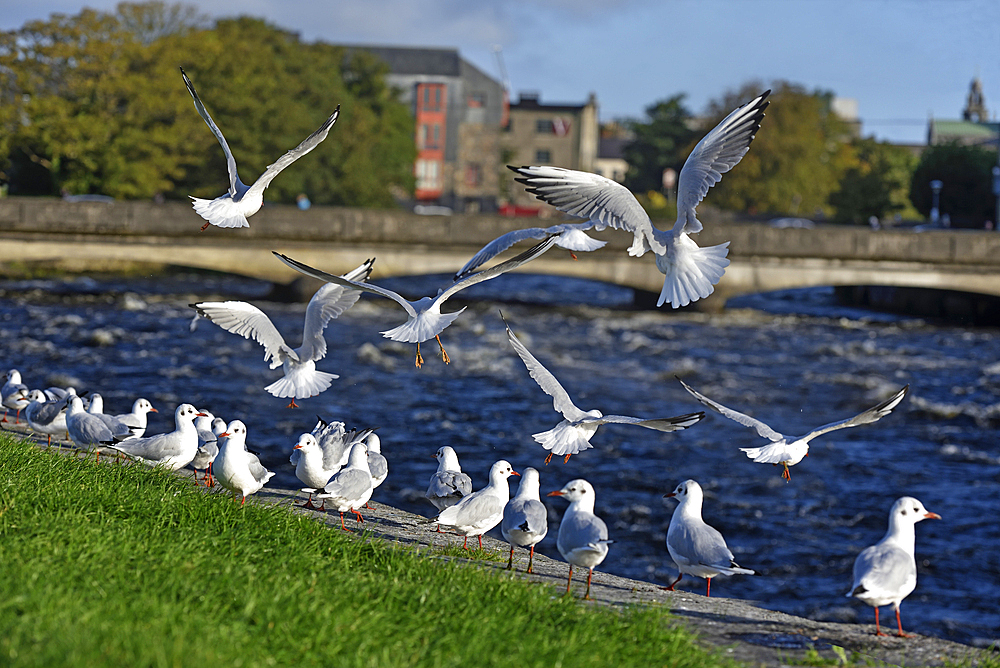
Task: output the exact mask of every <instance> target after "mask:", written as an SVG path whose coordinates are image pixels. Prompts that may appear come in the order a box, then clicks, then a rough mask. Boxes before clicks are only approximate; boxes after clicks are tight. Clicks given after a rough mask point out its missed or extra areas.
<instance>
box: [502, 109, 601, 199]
mask: <svg viewBox="0 0 1000 668" xmlns="http://www.w3.org/2000/svg"><path fill="white" fill-rule="evenodd" d="M597 111H598V109H597V96H596V95H594V94H593V93H591V94H590V97H589V98H588V99H587V101H586V102H584V103H583V104H545V103H542V101H541V99H540V97H539V95H538V94H537V93H521V94H520V95H519V98H518V101H517V103H516V104H511V105H510V122H509V123H508V124H507V128H506V131H505V133H504V136H503V145H504V149H505V157H506V158H507V161H508V162H509V163H510V164H513V165H554V166H556V167H566V168H567V169H578V170H581V171H585V172H593V171H594V169H595V166H596V164H597V157H598V147H599V131H598V123H597ZM512 186H514V187H512ZM506 195H507V197H506V199H507V201H508V202H509V206H512V207H514V208H515V209H516V210H517V211H519V212H521V211H530V210H535V211H538V212H539V214H540V215H549V214H552V213H553V212H554V211H555V209H552V208H551V207H549V206H548V205H546V204H542V203H541V202H539V201H538V200H537V199H535V197H534V196H533V195H531V194H530V193H527V192H525V190H524V188H521V187H520V186H519V185H518V184H516V183H514V184H508V185H507V187H506Z"/></svg>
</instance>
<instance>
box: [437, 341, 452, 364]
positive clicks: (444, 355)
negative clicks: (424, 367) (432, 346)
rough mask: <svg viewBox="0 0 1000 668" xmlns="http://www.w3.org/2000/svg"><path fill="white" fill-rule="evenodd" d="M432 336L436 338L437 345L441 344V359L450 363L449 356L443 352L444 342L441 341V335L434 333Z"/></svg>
mask: <svg viewBox="0 0 1000 668" xmlns="http://www.w3.org/2000/svg"><path fill="white" fill-rule="evenodd" d="M434 338H435V339H437V342H438V345H439V346H441V359H442V360H444V363H445V364H451V358H450V357H448V353H447V352H445V349H444V344H443V343H441V337H440V336H438V335H437V334H435V335H434Z"/></svg>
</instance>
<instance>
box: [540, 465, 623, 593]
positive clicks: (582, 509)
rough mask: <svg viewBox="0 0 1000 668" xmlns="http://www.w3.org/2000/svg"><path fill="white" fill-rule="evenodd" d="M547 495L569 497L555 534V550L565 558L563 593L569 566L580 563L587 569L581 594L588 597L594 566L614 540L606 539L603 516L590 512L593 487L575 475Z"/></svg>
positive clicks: (592, 508)
mask: <svg viewBox="0 0 1000 668" xmlns="http://www.w3.org/2000/svg"><path fill="white" fill-rule="evenodd" d="M549 496H561V497H563V498H564V499H566V500H567V501H569V508H567V509H566V513H565V514H564V515H563V518H562V522H560V523H559V536H558V538H556V547H557V548H558V549H559V554H561V555H562V556H563V559H565V560H566V561H567V562H569V577H568V578H567V580H566V593H567V594H569V588H570V585H571V584H572V583H573V566H581V567H583V568H586V569H587V593H586V594H584V596H583V598H584V599H589V598H590V580H591V578H592V577H593V575H594V566H598V565H599V564H600V563H601V562H602V561H604V558H605V557H607V556H608V545H610V544H611V543H613V542H614V541H613V540H608V526H607V525H606V524H605V523H604V520H602V519H601V518H600V517H598V516H597V515H595V514H594V501H595V496H594V488H593V486H591V484H590V483H589V482H587V481H586V480H583V479H582V478H578V479H577V480H571V481H570V482H568V483H566V486H565V487H563V488H562V489H560V490H559V491H557V492H549Z"/></svg>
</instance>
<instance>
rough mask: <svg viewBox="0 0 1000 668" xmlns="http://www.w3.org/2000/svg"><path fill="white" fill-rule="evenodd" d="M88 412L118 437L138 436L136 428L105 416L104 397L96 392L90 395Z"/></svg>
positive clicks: (110, 416)
mask: <svg viewBox="0 0 1000 668" xmlns="http://www.w3.org/2000/svg"><path fill="white" fill-rule="evenodd" d="M87 412H88V413H90V414H91V415H93V416H94V417H96V418H97V419H99V420H100V421H101V422H103V423H104V424H106V425H108V429H110V430H111V433H112V434H114V435H115V436H116V437H118V436H120V437H122V438H129V437H131V436H138V434H137V433H136V429H135V428H133V427H130V426H129V425H128V424H126V423H125V422H124V421H122V420H119V419H118V418H117V417H115V416H113V415H107V414H105V412H104V397H102V396H101V395H100V394H98V393H96V392H95V393H93V394H91V395H90V405H89V406H87ZM143 431H145V430H143Z"/></svg>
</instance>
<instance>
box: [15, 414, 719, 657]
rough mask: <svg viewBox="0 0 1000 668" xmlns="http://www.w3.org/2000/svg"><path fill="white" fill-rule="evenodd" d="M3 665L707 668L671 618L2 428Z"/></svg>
mask: <svg viewBox="0 0 1000 668" xmlns="http://www.w3.org/2000/svg"><path fill="white" fill-rule="evenodd" d="M0 569H2V571H3V577H0V665H10V664H13V665H26V666H28V665H83V664H86V665H102V664H116V665H130V666H143V665H151V666H152V665H155V666H171V665H195V664H198V665H241V666H270V665H295V666H310V665H317V666H320V665H322V666H409V665H420V666H493V665H496V666H510V665H519V666H532V665H537V666H546V667H547V668H556V667H558V666H573V668H577V667H579V666H601V668H606V666H608V665H656V666H706V665H719V664H725V663H727V662H726V661H725V659H724V658H722V657H720V656H719V655H714V654H709V653H706V652H705V651H704V650H702V649H700V648H698V647H696V646H694V645H693V643H692V640H691V638H690V636H689V635H687V634H686V633H685V632H682V631H680V630H676V629H672V628H669V627H668V626H667V624H666V621H665V618H666V615H665V613H664V612H663V611H659V610H652V609H642V610H626V611H624V612H621V613H618V612H614V611H609V610H607V609H604V608H600V609H597V608H592V607H591V606H589V605H586V604H582V603H580V602H579V601H577V600H575V599H573V600H570V599H563V598H561V597H559V596H557V595H556V594H557V593H558V592H556V591H554V590H552V589H551V588H548V587H544V586H540V585H532V584H528V583H525V582H521V581H519V580H514V579H511V578H509V577H506V576H505V575H502V574H497V573H494V572H490V571H486V570H484V569H480V568H475V567H469V566H467V565H465V566H463V565H459V564H455V563H452V562H450V561H447V560H443V559H428V558H425V557H423V556H420V555H417V554H415V553H414V552H412V551H410V550H405V549H401V548H394V547H390V546H384V545H381V544H368V543H366V542H364V541H360V540H354V539H352V538H350V537H348V536H345V535H342V534H341V532H340V531H331V530H329V529H327V528H326V527H324V526H322V525H321V524H320V523H318V522H315V521H312V520H310V519H308V518H305V517H300V516H297V515H294V514H292V513H289V512H287V511H285V510H283V509H280V508H274V507H264V506H258V505H257V504H251V503H248V504H247V505H246V506H244V507H242V508H241V507H240V506H239V505H238V504H234V503H233V502H232V501H231V500H230V498H229V497H226V496H222V495H206V494H204V493H203V492H200V491H198V490H197V489H195V488H194V487H193V486H192V483H191V481H190V480H185V479H181V478H178V477H176V476H174V475H171V474H168V473H165V472H162V471H155V470H150V469H148V468H145V467H142V466H135V465H127V466H119V465H107V464H101V465H98V464H95V463H93V462H92V461H83V460H79V459H74V458H72V457H65V456H62V455H58V454H55V453H48V452H44V451H39V450H38V449H36V448H35V447H34V446H32V445H31V444H29V443H25V442H22V441H19V440H17V439H14V438H11V437H10V436H9V435H6V434H0Z"/></svg>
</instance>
